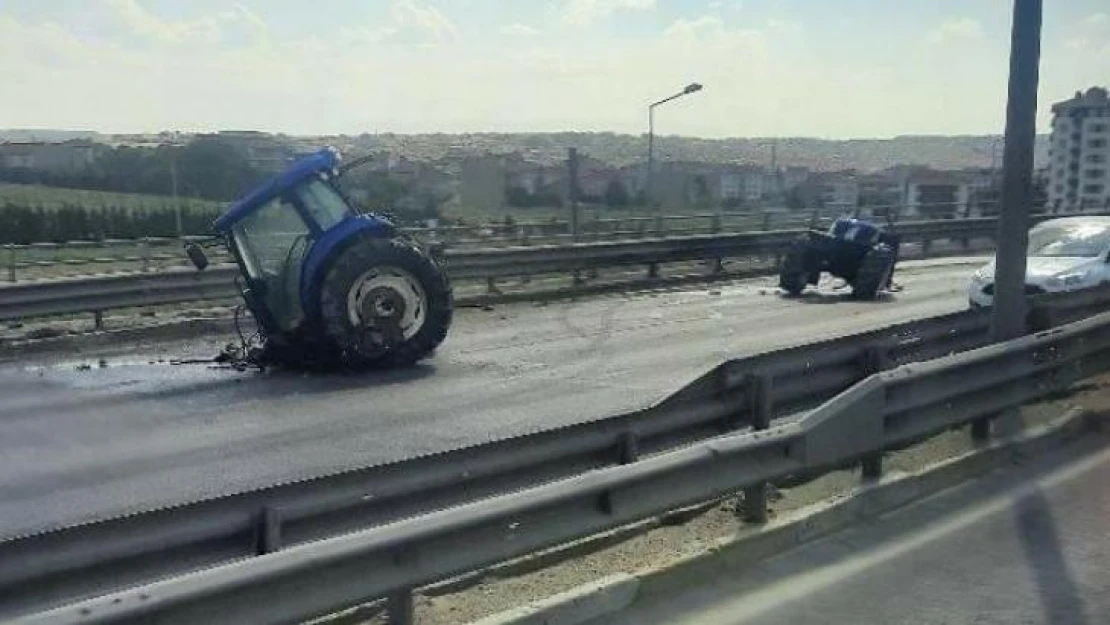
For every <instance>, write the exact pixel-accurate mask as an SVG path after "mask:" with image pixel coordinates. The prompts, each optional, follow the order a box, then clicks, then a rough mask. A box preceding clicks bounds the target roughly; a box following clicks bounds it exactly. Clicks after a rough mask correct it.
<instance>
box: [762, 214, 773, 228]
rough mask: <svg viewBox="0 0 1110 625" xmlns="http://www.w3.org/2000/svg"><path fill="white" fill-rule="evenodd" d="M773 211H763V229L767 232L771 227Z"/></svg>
mask: <svg viewBox="0 0 1110 625" xmlns="http://www.w3.org/2000/svg"><path fill="white" fill-rule="evenodd" d="M771 216H772V213H771V211H763V231H764V232H767V231H769V230H770V229H771Z"/></svg>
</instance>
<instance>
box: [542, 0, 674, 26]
mask: <svg viewBox="0 0 1110 625" xmlns="http://www.w3.org/2000/svg"><path fill="white" fill-rule="evenodd" d="M654 8H655V0H566V2H565V4H563V6H562V9H561V10H560V19H562V21H563V22H564V23H566V24H570V25H571V26H579V27H585V26H591V25H593V24H595V23H597V22H599V21H601V20H603V19H605V18H607V17H609V16H610V15H612V14H613V13H616V12H617V11H648V10H651V9H654Z"/></svg>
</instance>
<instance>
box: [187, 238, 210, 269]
mask: <svg viewBox="0 0 1110 625" xmlns="http://www.w3.org/2000/svg"><path fill="white" fill-rule="evenodd" d="M185 255H186V256H188V257H189V262H191V263H193V266H194V267H196V268H197V271H204V270H205V269H207V268H208V255H207V254H205V253H204V250H203V249H201V247H200V246H199V245H197V244H196V243H186V244H185Z"/></svg>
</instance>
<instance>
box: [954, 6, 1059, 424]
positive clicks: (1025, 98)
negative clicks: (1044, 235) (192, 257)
mask: <svg viewBox="0 0 1110 625" xmlns="http://www.w3.org/2000/svg"><path fill="white" fill-rule="evenodd" d="M1041 14H1042V0H1014V21H1013V30H1012V33H1011V37H1010V83H1009V94H1008V100H1007V104H1006V138H1005V143H1004V144H1003V152H1002V200H1001V206H1000V207H999V215H998V239H997V240H998V250H997V252H996V255H995V274H994V307H993V310H992V312H991V336H992V338H993V339H994V340H995V341H1008V340H1010V339H1014V338H1017V337H1019V336H1022V335H1023V334H1025V332H1026V330H1027V328H1026V318H1025V317H1026V312H1027V311H1026V309H1027V304H1026V300H1025V270H1026V267H1025V260H1026V253H1027V252H1026V248H1027V247H1028V245H1029V212H1030V207H1031V205H1032V199H1033V198H1032V195H1033V144H1034V142H1035V140H1036V133H1037V82H1038V78H1039V65H1040V57H1041ZM1020 427H1021V422H1020V414H1019V413H1018V411H1017V410H1016V409H1015V410H1011V411H1007V412H1005V413H1003V414H1001V415H998V420H997V425H996V430H997V433H998V434H1001V435H1003V436H1006V435H1009V434H1013V433H1015V432H1016V431H1017V430H1019V429H1020ZM971 435H972V438H974V439H975V440H980V441H981V440H985V439H986V438H988V437H989V435H990V422H989V420H987V419H981V420H979V421H977V422H975V423H973V424H972V429H971Z"/></svg>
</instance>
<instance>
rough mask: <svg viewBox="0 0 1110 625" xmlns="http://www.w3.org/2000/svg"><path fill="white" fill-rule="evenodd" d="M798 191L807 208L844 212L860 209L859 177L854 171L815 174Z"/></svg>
mask: <svg viewBox="0 0 1110 625" xmlns="http://www.w3.org/2000/svg"><path fill="white" fill-rule="evenodd" d="M798 190H799V195H800V197H801V198H802V199H803V201H804V202H805V204H806V205H807V206H814V207H820V208H827V209H831V210H839V211H844V212H855V211H856V209H857V208H858V207H859V200H860V182H859V175H858V174H857V173H856V172H853V171H843V172H819V173H814V174H813V175H811V176H809V177H808V178H807V179H806V181H805V183H804V184H802V185H800V186H799V187H798Z"/></svg>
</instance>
